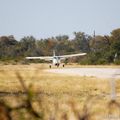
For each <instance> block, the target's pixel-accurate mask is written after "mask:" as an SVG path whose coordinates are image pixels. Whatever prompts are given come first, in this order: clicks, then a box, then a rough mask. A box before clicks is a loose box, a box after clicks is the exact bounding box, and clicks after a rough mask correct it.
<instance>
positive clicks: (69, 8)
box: [0, 0, 120, 40]
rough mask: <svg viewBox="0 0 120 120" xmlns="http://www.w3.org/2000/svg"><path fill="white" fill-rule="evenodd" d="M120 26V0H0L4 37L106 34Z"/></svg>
mask: <svg viewBox="0 0 120 120" xmlns="http://www.w3.org/2000/svg"><path fill="white" fill-rule="evenodd" d="M116 28H120V0H0V36H2V35H14V36H15V38H17V39H18V40H19V39H20V38H22V37H24V36H29V35H33V36H34V37H35V38H38V39H40V38H48V37H52V36H57V35H64V34H65V35H69V36H72V35H73V32H75V31H76V32H78V31H81V32H85V33H86V34H90V35H92V34H93V31H94V30H95V31H96V34H100V35H105V34H110V32H111V31H112V30H113V29H116Z"/></svg>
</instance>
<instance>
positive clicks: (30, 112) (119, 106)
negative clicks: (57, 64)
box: [0, 64, 120, 120]
mask: <svg viewBox="0 0 120 120" xmlns="http://www.w3.org/2000/svg"><path fill="white" fill-rule="evenodd" d="M1 66H2V67H1V68H0V120H98V119H99V120H104V119H105V120H110V119H113V120H115V119H119V115H120V102H119V101H120V96H119V92H120V81H119V79H118V80H116V82H117V84H116V92H117V97H116V99H110V98H111V97H110V92H111V87H110V81H109V80H106V79H98V78H95V77H93V76H91V77H87V76H83V77H81V76H75V75H64V74H53V73H48V72H47V71H46V69H43V68H46V65H43V64H42V65H41V64H31V65H1Z"/></svg>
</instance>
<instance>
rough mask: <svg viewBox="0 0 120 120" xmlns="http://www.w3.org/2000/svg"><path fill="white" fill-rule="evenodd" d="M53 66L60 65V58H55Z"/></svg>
mask: <svg viewBox="0 0 120 120" xmlns="http://www.w3.org/2000/svg"><path fill="white" fill-rule="evenodd" d="M52 62H53V65H56V66H59V65H60V57H59V56H53V60H52Z"/></svg>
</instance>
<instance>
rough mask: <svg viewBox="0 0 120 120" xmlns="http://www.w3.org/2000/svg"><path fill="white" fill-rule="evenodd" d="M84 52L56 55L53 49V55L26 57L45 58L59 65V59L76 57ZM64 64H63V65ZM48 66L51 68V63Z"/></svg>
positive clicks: (29, 58) (83, 54) (30, 58)
mask: <svg viewBox="0 0 120 120" xmlns="http://www.w3.org/2000/svg"><path fill="white" fill-rule="evenodd" d="M85 55H86V53H78V54H70V55H60V56H57V55H56V54H55V51H53V56H40V57H26V59H28V60H32V59H33V60H35V59H41V60H45V61H52V64H53V65H54V66H57V67H59V66H60V64H61V60H65V59H66V58H71V57H77V56H85ZM64 66H65V65H64V64H63V67H64ZM49 67H50V68H51V67H52V65H51V64H50V65H49Z"/></svg>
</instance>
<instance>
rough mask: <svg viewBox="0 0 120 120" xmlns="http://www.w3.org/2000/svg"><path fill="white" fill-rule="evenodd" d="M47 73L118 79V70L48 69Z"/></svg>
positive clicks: (119, 69)
mask: <svg viewBox="0 0 120 120" xmlns="http://www.w3.org/2000/svg"><path fill="white" fill-rule="evenodd" d="M47 71H48V72H52V73H59V74H67V75H77V76H89V77H97V78H120V68H60V69H49V70H47Z"/></svg>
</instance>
